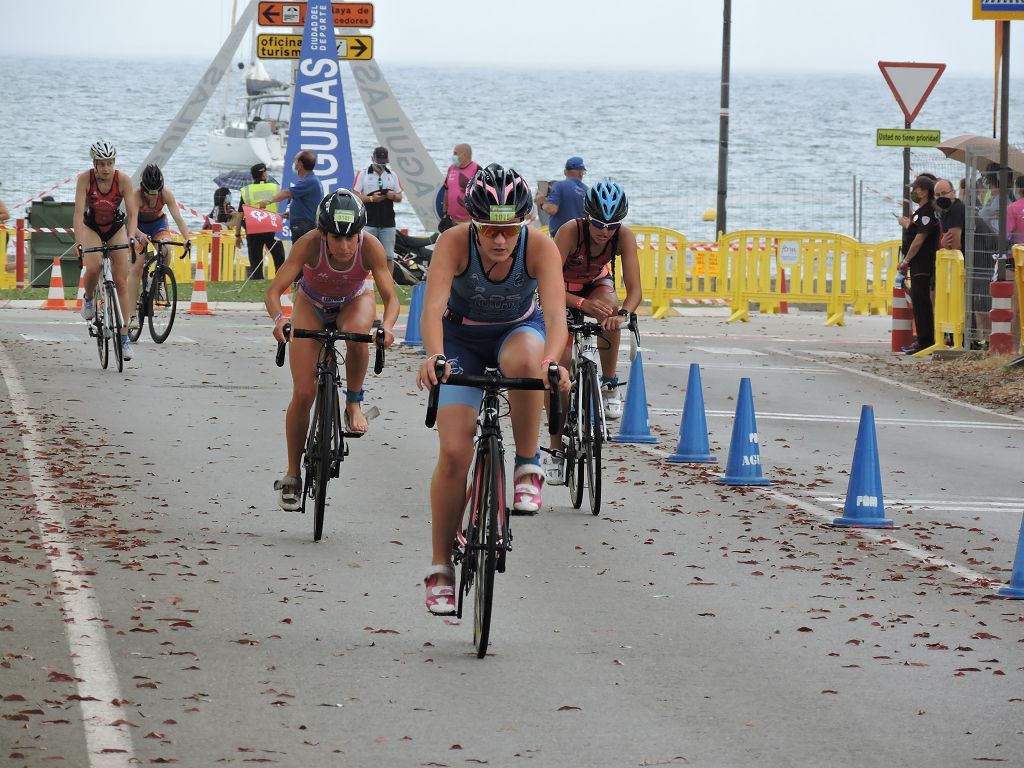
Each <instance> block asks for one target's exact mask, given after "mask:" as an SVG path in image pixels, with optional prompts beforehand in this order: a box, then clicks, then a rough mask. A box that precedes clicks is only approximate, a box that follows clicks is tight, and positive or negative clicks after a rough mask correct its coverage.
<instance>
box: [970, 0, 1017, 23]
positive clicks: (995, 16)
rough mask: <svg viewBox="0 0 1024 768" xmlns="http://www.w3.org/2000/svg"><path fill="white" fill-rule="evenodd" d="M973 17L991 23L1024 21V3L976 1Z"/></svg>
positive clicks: (1005, 0) (1009, 0) (999, 0)
mask: <svg viewBox="0 0 1024 768" xmlns="http://www.w3.org/2000/svg"><path fill="white" fill-rule="evenodd" d="M971 17H972V18H974V19H988V20H990V21H1013V20H1015V19H1024V2H1020V0H974V8H973V14H972V16H971Z"/></svg>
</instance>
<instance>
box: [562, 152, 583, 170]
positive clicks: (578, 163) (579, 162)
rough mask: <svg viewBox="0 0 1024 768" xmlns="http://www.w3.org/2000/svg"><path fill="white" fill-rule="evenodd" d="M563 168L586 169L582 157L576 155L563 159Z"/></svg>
mask: <svg viewBox="0 0 1024 768" xmlns="http://www.w3.org/2000/svg"><path fill="white" fill-rule="evenodd" d="M565 170H567V171H585V170H587V167H586V166H585V165H583V158H582V157H576V156H575V155H574V156H573V157H570V158H569V159H568V160H566V161H565Z"/></svg>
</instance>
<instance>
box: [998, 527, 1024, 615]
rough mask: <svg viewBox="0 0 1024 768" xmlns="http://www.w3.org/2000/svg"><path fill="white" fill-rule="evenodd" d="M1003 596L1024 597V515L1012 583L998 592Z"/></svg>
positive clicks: (1018, 538)
mask: <svg viewBox="0 0 1024 768" xmlns="http://www.w3.org/2000/svg"><path fill="white" fill-rule="evenodd" d="M996 594H997V595H1002V596H1003V597H1015V598H1017V599H1024V517H1022V518H1021V521H1020V535H1019V536H1018V537H1017V556H1016V557H1015V558H1014V560H1013V575H1012V576H1010V583H1009V584H1007V585H1006V586H1005V587H1000V588H999V590H998V591H997V592H996Z"/></svg>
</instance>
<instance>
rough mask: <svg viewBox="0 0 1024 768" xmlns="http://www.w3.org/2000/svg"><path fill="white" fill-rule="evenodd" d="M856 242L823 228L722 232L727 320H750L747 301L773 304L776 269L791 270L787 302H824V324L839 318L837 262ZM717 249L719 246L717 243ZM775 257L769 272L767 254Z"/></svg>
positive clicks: (777, 297)
mask: <svg viewBox="0 0 1024 768" xmlns="http://www.w3.org/2000/svg"><path fill="white" fill-rule="evenodd" d="M857 245H858V244H857V242H856V241H855V240H853V239H852V238H849V237H846V236H845V235H837V234H834V233H828V232H772V231H744V232H734V233H731V234H728V235H725V236H723V238H722V246H726V247H728V249H729V250H730V252H731V258H730V261H731V262H732V264H733V269H732V286H731V288H732V315H730V317H729V322H730V323H734V322H737V321H743V322H746V321H748V320H749V319H750V307H749V304H750V302H751V301H756V302H759V303H760V304H761V305H762V309H769V310H770V309H774V308H776V307H777V306H778V302H779V301H780V296H781V293H780V291H779V288H780V285H779V280H778V274H779V268H782V269H787V270H788V272H789V273H790V274H791V277H790V279H789V281H788V292H787V293H786V295H785V300H786V301H788V302H796V303H805V304H822V303H824V304H825V305H826V312H827V316H828V317H827V320H826V321H825V325H843V324H844V323H845V318H844V307H845V301H846V295H845V293H844V272H843V267H844V264H845V262H846V261H848V260H850V259H851V257H852V255H853V254H855V253H856V248H857ZM719 250H720V251H721V250H723V248H722V247H720V248H719ZM773 253H775V254H776V255H777V256H776V258H777V263H776V269H775V270H774V271H775V274H772V269H771V267H772V261H773V259H772V254H773Z"/></svg>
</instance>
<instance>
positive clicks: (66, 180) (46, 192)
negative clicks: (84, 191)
mask: <svg viewBox="0 0 1024 768" xmlns="http://www.w3.org/2000/svg"><path fill="white" fill-rule="evenodd" d="M76 178H78V174H77V173H76V174H75V175H73V176H68V177H67V178H66V179H64V181H62V182H60V183H59V184H54V185H53V186H52V187H50V188H49V189H46V190H43V191H42V192H40V193H39V194H38V195H36V196H35V197H30V198H29V199H28V200H26V201H25V202H23V203H18V204H17V205H16V206H14V207H13V208H11V210H12V211H16V210H18V209H19V208H24V207H25V206H26V205H28V204H29V203H31V202H32V201H33V200H38V199H39V198H40V197H43V196H44V195H46V194H48V193H50V192H53V191H54V190H55V189H60V188H61V187H63V186H64V185H65V184H67V183H68V182H69V181H71V180H72V179H76Z"/></svg>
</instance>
